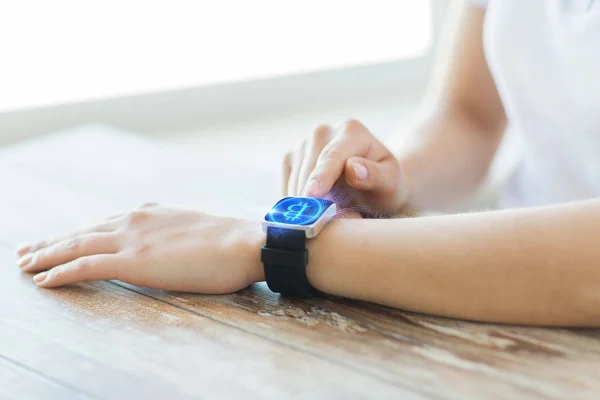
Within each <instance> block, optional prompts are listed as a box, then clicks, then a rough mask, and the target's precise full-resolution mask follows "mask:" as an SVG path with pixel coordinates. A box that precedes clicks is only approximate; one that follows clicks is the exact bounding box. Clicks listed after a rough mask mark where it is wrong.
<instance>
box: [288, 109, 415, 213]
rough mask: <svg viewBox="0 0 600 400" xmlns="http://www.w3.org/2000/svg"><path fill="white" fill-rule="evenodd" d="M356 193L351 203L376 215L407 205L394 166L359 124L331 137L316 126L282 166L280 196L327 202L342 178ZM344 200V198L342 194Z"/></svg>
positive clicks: (401, 175)
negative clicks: (325, 198)
mask: <svg viewBox="0 0 600 400" xmlns="http://www.w3.org/2000/svg"><path fill="white" fill-rule="evenodd" d="M342 177H343V179H344V180H345V181H346V183H347V184H348V185H349V186H350V187H351V188H353V189H357V190H358V192H357V193H356V196H353V197H355V198H353V199H351V200H352V201H353V204H358V205H359V206H361V208H362V209H361V211H364V209H365V208H367V209H368V210H369V212H372V213H374V214H384V215H389V214H393V213H395V212H396V211H397V210H398V209H399V208H400V207H402V206H403V205H404V204H405V203H406V202H407V199H408V191H407V183H406V178H405V176H404V173H403V171H402V169H401V168H400V165H399V164H398V161H397V160H396V158H395V157H394V154H392V153H391V152H390V151H389V150H388V149H387V148H386V147H385V146H384V145H383V144H382V143H381V142H379V141H378V140H377V139H376V138H375V137H374V136H373V134H371V132H369V130H368V129H367V128H366V127H365V126H364V125H362V124H361V123H360V122H358V121H355V120H350V121H347V122H346V123H345V124H344V125H343V126H342V127H341V128H340V129H338V130H336V132H333V130H332V128H331V127H330V126H327V125H322V126H319V127H318V128H317V129H316V130H315V131H314V133H313V135H312V137H311V138H310V139H308V140H305V141H304V142H303V143H302V144H301V145H300V147H299V148H298V149H297V150H296V151H294V152H292V153H288V154H287V155H286V157H285V160H284V188H283V191H284V194H285V195H287V196H301V195H304V196H310V197H326V196H327V195H328V193H329V192H330V191H331V189H332V188H333V186H334V184H335V183H336V181H338V179H340V178H342ZM342 196H344V194H342Z"/></svg>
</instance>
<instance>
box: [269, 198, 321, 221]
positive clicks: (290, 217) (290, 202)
mask: <svg viewBox="0 0 600 400" xmlns="http://www.w3.org/2000/svg"><path fill="white" fill-rule="evenodd" d="M331 204H332V202H331V201H330V200H324V199H313V198H311V197H286V198H284V199H281V200H279V201H278V202H277V204H275V205H274V206H273V208H272V209H271V210H270V211H269V212H268V213H267V215H265V220H267V221H270V222H277V223H280V224H288V225H310V224H312V223H314V222H316V221H317V220H318V219H319V218H320V217H321V216H322V215H323V213H324V212H325V211H326V210H327V208H328V207H329V206H330V205H331Z"/></svg>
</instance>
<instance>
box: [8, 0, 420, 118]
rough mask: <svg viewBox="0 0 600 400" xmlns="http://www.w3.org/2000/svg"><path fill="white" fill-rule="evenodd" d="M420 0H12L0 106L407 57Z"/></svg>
mask: <svg viewBox="0 0 600 400" xmlns="http://www.w3.org/2000/svg"><path fill="white" fill-rule="evenodd" d="M430 18H431V10H430V2H429V1H426V0H419V1H414V0H369V1H367V0H361V1H350V0H302V1H298V2H290V1H281V0H210V1H209V0H205V1H201V0H189V1H185V0H170V1H166V0H165V1H132V0H103V1H81V0H52V1H48V0H38V1H34V0H18V1H5V2H3V3H2V7H1V10H0V111H8V110H14V109H20V108H29V107H39V106H47V105H53V104H61V103H70V102H76V101H82V100H92V99H102V98H111V97H117V96H124V95H131V94H140V93H147V92H152V91H160V90H168V89H175V88H182V87H190V86H201V85H213V84H219V83H226V82H232V81H239V80H248V79H260V78H269V77H274V76H282V75H289V74H298V73H305V72H310V71H319V70H326V69H332V68H342V67H349V66H356V65H362V64H372V63H379V62H384V61H392V60H400V59H407V58H414V57H417V56H420V55H422V54H424V53H425V52H426V51H427V50H428V48H429V46H430V41H431V21H430Z"/></svg>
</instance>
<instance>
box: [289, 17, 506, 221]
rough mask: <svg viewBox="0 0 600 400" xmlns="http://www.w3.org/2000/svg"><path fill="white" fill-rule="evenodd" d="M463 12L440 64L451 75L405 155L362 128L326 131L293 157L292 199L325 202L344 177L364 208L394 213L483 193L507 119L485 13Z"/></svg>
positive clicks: (434, 91) (435, 92) (440, 79)
mask: <svg viewBox="0 0 600 400" xmlns="http://www.w3.org/2000/svg"><path fill="white" fill-rule="evenodd" d="M460 11H461V12H460V15H459V16H458V18H457V19H456V21H457V25H456V27H450V30H452V31H453V32H455V33H454V35H453V36H452V37H454V38H455V39H454V41H453V43H446V44H445V46H442V49H443V50H445V49H449V50H450V51H449V52H448V53H449V55H450V56H449V57H444V56H443V55H440V56H439V57H438V58H442V59H443V60H442V62H438V65H444V66H447V68H446V69H444V70H440V71H436V76H435V79H433V82H432V85H431V87H430V98H429V99H427V101H426V102H424V105H423V106H422V112H421V113H419V114H420V115H424V117H423V118H421V119H420V120H419V121H420V122H419V123H417V124H416V126H417V127H416V128H415V129H414V130H413V131H412V133H411V134H408V135H405V136H404V137H403V139H404V140H403V143H402V144H401V145H400V146H399V148H400V150H399V151H397V152H395V154H394V153H393V152H391V151H390V150H388V149H387V148H386V147H385V146H383V145H382V144H381V143H380V142H379V141H378V140H377V139H376V137H375V136H374V135H372V134H371V133H370V132H369V131H368V129H367V128H366V127H365V126H363V125H361V124H360V123H358V122H357V121H352V120H351V121H348V122H347V123H346V124H345V125H343V126H341V127H340V128H338V129H337V130H335V131H333V130H332V129H331V128H330V127H327V126H321V127H319V128H317V129H316V130H315V132H314V134H313V136H312V137H311V138H310V139H308V140H307V141H305V142H304V143H303V144H302V145H301V146H300V147H299V148H298V149H297V150H296V151H295V152H294V153H290V154H288V156H287V157H286V160H285V161H284V171H285V173H284V177H285V182H286V186H285V188H286V189H287V190H286V191H285V192H286V194H288V195H299V194H301V193H305V194H307V195H311V196H314V197H322V196H324V195H325V194H327V192H328V191H329V190H330V189H331V187H332V186H333V184H334V182H336V180H337V179H338V178H340V176H344V178H345V180H346V183H348V184H349V185H350V186H351V187H353V188H354V189H358V190H359V191H360V192H361V194H362V195H363V197H364V199H365V200H364V201H363V202H362V203H364V205H366V206H372V207H374V208H377V209H380V210H381V211H382V212H383V213H387V214H393V213H394V211H395V210H397V209H398V208H400V207H402V206H405V205H410V206H412V207H416V208H427V209H440V208H445V207H448V206H451V205H452V204H453V203H456V202H457V201H460V200H462V199H464V198H466V197H468V196H469V195H471V194H472V193H473V192H474V191H475V190H476V189H477V188H478V187H479V185H480V184H481V183H482V181H483V180H484V178H485V176H486V174H487V171H488V168H489V166H490V164H491V162H492V160H493V158H494V155H495V153H496V150H497V148H498V145H499V143H500V141H501V139H502V136H503V132H504V129H505V126H506V116H505V114H504V109H503V107H502V103H501V101H500V98H499V96H498V93H497V91H496V87H495V84H494V81H493V79H492V76H491V75H490V71H489V70H488V67H487V62H486V60H485V57H484V54H483V45H482V27H483V19H484V11H483V10H481V9H479V8H477V7H474V6H464V7H462V8H461V10H460ZM446 59H447V60H446ZM357 166H359V167H358V169H357ZM315 182H316V185H315Z"/></svg>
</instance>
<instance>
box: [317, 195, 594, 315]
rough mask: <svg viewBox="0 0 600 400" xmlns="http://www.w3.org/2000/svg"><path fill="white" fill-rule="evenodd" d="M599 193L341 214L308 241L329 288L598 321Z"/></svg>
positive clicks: (424, 303)
mask: <svg viewBox="0 0 600 400" xmlns="http://www.w3.org/2000/svg"><path fill="white" fill-rule="evenodd" d="M599 237H600V199H595V200H589V201H583V202H576V203H570V204H564V205H560V206H552V207H539V208H529V209H520V210H508V211H491V212H481V213H473V214H459V215H447V216H436V217H423V218H413V219H403V220H340V221H336V222H335V223H333V224H331V225H330V226H329V227H328V228H327V229H326V230H325V231H324V232H323V233H322V235H321V236H320V237H318V238H317V239H316V240H314V241H313V243H312V244H311V246H312V247H311V248H310V257H311V263H309V266H308V268H309V269H308V276H309V280H310V282H311V283H312V284H313V285H314V286H315V287H316V288H317V289H320V290H322V291H325V292H327V293H331V294H335V295H339V296H344V297H350V298H354V299H360V300H366V301H370V302H375V303H379V304H384V305H388V306H391V307H396V308H401V309H405V310H411V311H417V312H423V313H428V314H435V315H441V316H447V317H457V318H465V319H470V320H478V321H491V322H501V323H516V324H534V325H571V326H598V325H600V246H598V243H597V241H598V238H599Z"/></svg>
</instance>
